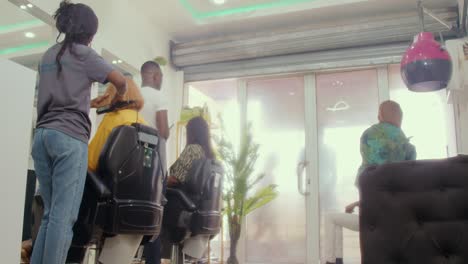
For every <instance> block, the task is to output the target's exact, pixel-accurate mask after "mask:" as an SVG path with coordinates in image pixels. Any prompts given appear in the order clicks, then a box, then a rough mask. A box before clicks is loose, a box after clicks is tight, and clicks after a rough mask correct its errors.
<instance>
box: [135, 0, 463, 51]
mask: <svg viewBox="0 0 468 264" xmlns="http://www.w3.org/2000/svg"><path fill="white" fill-rule="evenodd" d="M139 1H140V2H139V3H140V5H139V7H138V8H140V11H141V12H142V13H145V14H148V16H149V17H150V19H151V21H152V23H154V24H155V25H158V26H159V27H162V28H163V29H164V30H165V31H167V32H168V33H169V34H171V36H172V37H173V39H174V40H175V41H178V42H187V41H193V40H200V39H204V38H209V37H223V36H226V35H232V34H244V33H255V32H258V31H264V30H273V29H278V28H287V27H297V26H304V25H306V24H324V23H327V24H329V23H336V22H341V21H346V20H350V19H351V20H352V19H356V18H362V17H367V16H382V15H389V14H392V13H401V12H411V11H414V12H415V15H417V8H416V6H417V0H316V1H313V2H310V3H305V4H300V5H299V4H297V6H300V7H301V10H300V11H298V10H297V8H295V6H296V5H291V6H288V7H278V8H271V9H269V10H266V11H265V10H262V11H258V10H257V11H252V12H247V13H241V14H234V15H227V16H224V17H219V18H210V19H202V20H198V21H197V20H196V19H194V18H193V17H192V15H191V14H190V13H189V12H188V11H187V9H186V8H184V7H183V6H182V4H181V2H180V0H164V1H162V0H159V1H160V2H159V1H158V4H157V5H156V4H155V2H154V1H152V0H139ZM187 1H188V2H190V3H192V4H193V6H196V7H197V10H202V11H213V10H221V9H224V8H225V7H223V6H216V5H213V4H212V3H211V1H210V0H203V1H202V0H187ZM226 1H227V3H229V2H234V1H235V2H236V4H237V3H239V2H241V3H242V4H243V5H247V4H253V3H258V2H259V1H260V2H262V1H263V2H265V1H266V0H226ZM424 3H425V6H426V7H428V8H431V9H432V8H434V9H435V8H443V7H454V6H456V5H457V0H425V1H424ZM231 4H234V3H231ZM234 5H235V4H234Z"/></svg>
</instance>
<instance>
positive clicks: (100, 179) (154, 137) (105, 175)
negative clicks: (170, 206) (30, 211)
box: [34, 124, 165, 263]
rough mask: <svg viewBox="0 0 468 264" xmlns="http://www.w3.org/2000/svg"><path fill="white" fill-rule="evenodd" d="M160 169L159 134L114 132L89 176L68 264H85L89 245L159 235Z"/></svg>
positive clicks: (129, 129) (135, 128) (133, 129)
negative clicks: (124, 237) (122, 236)
mask: <svg viewBox="0 0 468 264" xmlns="http://www.w3.org/2000/svg"><path fill="white" fill-rule="evenodd" d="M161 165H162V163H161V157H160V153H159V136H158V133H157V131H156V130H154V129H152V128H150V127H147V126H144V125H141V124H133V125H132V126H120V127H117V128H115V129H114V130H113V131H112V132H111V134H110V136H109V138H108V140H107V143H106V144H105V145H104V148H103V150H102V152H101V156H100V158H99V164H98V169H97V171H96V173H92V172H89V173H88V175H87V179H86V185H85V190H84V194H83V200H82V204H81V207H80V213H79V216H78V220H77V222H76V224H75V226H74V237H73V242H72V246H71V248H70V251H69V253H68V258H67V262H72V263H81V262H82V261H83V258H84V256H85V253H86V249H87V248H88V247H89V245H92V244H94V245H97V246H98V248H99V247H100V246H101V245H102V242H103V241H104V239H105V238H106V237H111V236H115V235H118V234H138V235H148V236H157V235H159V233H160V231H161V225H162V217H163V206H164V204H163V203H164V202H163V201H164V198H163V193H162V190H163V178H164V176H165V175H164V172H163V168H162V166H161ZM36 200H37V199H36ZM38 213H39V212H37V211H36V212H34V214H36V217H35V218H36V219H37V214H38ZM36 222H37V221H36ZM38 224H40V223H38Z"/></svg>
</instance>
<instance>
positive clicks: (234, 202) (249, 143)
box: [216, 122, 278, 264]
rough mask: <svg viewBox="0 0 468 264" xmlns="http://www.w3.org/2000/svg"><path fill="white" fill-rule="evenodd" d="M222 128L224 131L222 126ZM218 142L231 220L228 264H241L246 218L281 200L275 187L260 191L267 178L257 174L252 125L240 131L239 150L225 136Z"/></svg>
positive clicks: (225, 209) (225, 199) (225, 198)
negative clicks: (241, 248)
mask: <svg viewBox="0 0 468 264" xmlns="http://www.w3.org/2000/svg"><path fill="white" fill-rule="evenodd" d="M221 123H222V122H221ZM221 128H222V130H224V126H223V125H221ZM222 134H223V135H224V134H225V133H222ZM216 141H217V142H216V143H217V151H218V155H219V158H220V160H221V162H222V163H223V165H224V169H225V179H224V193H223V199H224V204H225V207H224V213H225V215H226V216H227V219H228V224H229V237H230V254H229V258H228V260H227V263H228V264H238V263H239V260H238V258H237V247H238V242H239V238H240V235H241V230H242V223H243V220H244V218H245V217H246V216H247V215H248V214H249V213H251V212H253V211H254V210H256V209H258V208H260V207H262V206H264V205H266V204H268V203H269V202H271V201H272V200H274V199H275V198H276V197H277V196H278V191H277V190H276V187H277V186H276V185H274V184H270V185H268V186H265V187H258V184H259V183H260V182H261V180H262V179H263V178H264V177H265V174H259V175H255V174H254V169H255V164H256V162H257V159H258V157H259V145H258V144H256V143H254V141H253V138H252V132H251V126H250V125H248V126H246V128H245V129H244V130H243V131H241V140H240V146H239V147H238V149H237V150H236V148H235V147H234V145H233V144H232V143H231V142H229V141H228V140H227V139H226V138H225V137H224V136H221V137H219V138H217V140H216Z"/></svg>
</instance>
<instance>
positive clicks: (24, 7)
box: [20, 5, 28, 10]
mask: <svg viewBox="0 0 468 264" xmlns="http://www.w3.org/2000/svg"><path fill="white" fill-rule="evenodd" d="M20 8H21V9H23V10H24V9H26V8H28V7H27V6H25V5H20Z"/></svg>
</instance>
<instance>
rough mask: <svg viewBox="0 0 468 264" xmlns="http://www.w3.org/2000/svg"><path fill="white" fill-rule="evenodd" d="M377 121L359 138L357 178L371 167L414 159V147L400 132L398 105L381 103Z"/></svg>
mask: <svg viewBox="0 0 468 264" xmlns="http://www.w3.org/2000/svg"><path fill="white" fill-rule="evenodd" d="M379 121H380V122H379V123H378V124H376V125H373V126H371V127H370V128H369V129H367V130H366V131H365V132H364V134H363V135H362V137H361V156H362V165H361V167H360V168H359V171H358V177H359V175H360V174H361V173H362V172H363V171H364V170H365V169H366V168H367V167H369V166H371V165H382V164H386V163H393V162H400V161H405V160H415V159H416V149H415V147H414V146H413V145H411V144H410V142H409V138H407V137H406V135H405V133H403V130H401V123H402V121H403V112H402V111H401V108H400V105H399V104H398V103H396V102H394V101H385V102H383V103H382V104H381V105H380V109H379ZM356 183H357V180H356Z"/></svg>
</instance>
